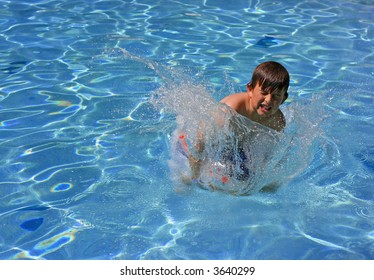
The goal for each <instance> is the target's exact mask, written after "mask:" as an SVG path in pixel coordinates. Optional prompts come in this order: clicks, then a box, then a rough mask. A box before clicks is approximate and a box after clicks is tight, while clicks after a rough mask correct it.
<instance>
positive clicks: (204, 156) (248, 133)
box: [120, 49, 324, 195]
mask: <svg viewBox="0 0 374 280" xmlns="http://www.w3.org/2000/svg"><path fill="white" fill-rule="evenodd" d="M120 50H121V52H122V54H123V55H124V56H125V57H126V58H127V59H131V60H133V61H137V62H140V63H143V64H145V65H146V66H148V67H149V68H150V69H152V70H154V71H155V73H156V74H157V75H158V76H159V77H160V78H161V79H162V82H163V83H162V85H161V86H160V87H159V88H158V89H157V90H156V91H155V92H154V93H153V94H152V96H151V100H150V101H151V103H152V104H153V105H154V106H155V107H156V108H158V109H159V110H160V111H161V110H162V111H163V112H164V113H165V112H166V113H170V114H172V115H173V116H175V122H176V126H177V128H176V130H175V131H174V132H173V133H171V136H170V146H171V149H170V160H169V166H170V172H171V176H172V178H173V181H174V183H175V184H176V185H179V186H181V185H183V184H185V183H186V181H188V178H190V177H191V172H190V167H189V163H188V159H187V154H188V153H191V154H193V155H194V156H195V157H198V158H199V159H200V160H201V161H202V168H201V175H200V177H199V178H198V185H199V186H201V187H203V188H206V189H210V190H221V191H224V192H228V193H231V194H234V195H248V194H251V193H254V192H257V191H259V190H261V189H263V188H264V187H266V189H267V190H274V189H276V188H277V187H279V186H280V185H282V184H285V183H287V182H288V181H290V180H291V179H293V178H295V176H297V175H299V174H301V173H302V172H305V171H306V170H307V168H308V166H309V164H310V162H311V160H312V157H313V154H314V151H315V148H316V147H315V145H316V144H315V142H316V139H320V140H321V139H322V138H321V135H322V133H321V130H320V123H321V122H322V120H323V116H324V113H321V112H319V113H320V114H318V116H317V117H315V118H311V117H310V116H311V111H310V110H312V111H313V110H314V111H315V109H316V108H314V107H312V108H308V106H305V105H299V106H292V108H286V110H285V114H286V116H287V118H288V121H289V124H288V127H287V128H286V130H285V131H284V132H283V133H279V132H276V131H274V130H272V129H269V128H267V127H264V126H262V125H260V124H258V123H255V122H253V121H251V120H249V119H248V118H245V117H243V116H241V115H239V114H237V113H236V112H235V111H233V110H232V109H231V108H229V107H228V106H226V105H224V104H221V103H219V102H217V101H216V100H215V99H214V98H213V92H211V91H210V90H209V86H207V84H206V83H204V82H201V81H196V80H195V79H194V78H193V77H192V76H190V75H188V74H186V73H185V72H183V71H180V70H177V69H171V68H168V67H166V66H164V65H161V64H158V63H156V62H154V61H151V60H148V59H144V58H140V57H138V56H136V55H134V54H131V53H129V52H128V51H126V50H124V49H120ZM313 115H315V114H313ZM201 137H202V139H203V142H204V151H203V152H202V153H198V152H196V149H195V147H196V146H197V145H198V141H199V140H198V139H199V138H200V139H201ZM320 144H321V143H320ZM320 144H319V145H320ZM186 178H187V180H186Z"/></svg>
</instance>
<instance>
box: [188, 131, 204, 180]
mask: <svg viewBox="0 0 374 280" xmlns="http://www.w3.org/2000/svg"><path fill="white" fill-rule="evenodd" d="M195 150H196V153H197V154H198V156H199V157H195V156H193V155H192V154H191V153H189V154H188V162H189V164H190V168H191V179H192V180H197V179H198V178H199V177H200V171H201V159H200V155H201V154H202V153H203V151H204V140H203V134H202V132H199V135H198V140H197V144H196V145H195Z"/></svg>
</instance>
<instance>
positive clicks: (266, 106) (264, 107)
mask: <svg viewBox="0 0 374 280" xmlns="http://www.w3.org/2000/svg"><path fill="white" fill-rule="evenodd" d="M260 108H261V110H262V111H264V112H266V113H267V112H269V111H270V110H271V106H268V105H266V104H261V105H260Z"/></svg>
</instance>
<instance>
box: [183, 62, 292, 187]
mask: <svg viewBox="0 0 374 280" xmlns="http://www.w3.org/2000/svg"><path fill="white" fill-rule="evenodd" d="M289 83H290V78H289V74H288V71H287V70H286V68H284V67H283V66H282V65H281V64H279V63H277V62H274V61H268V62H264V63H261V64H260V65H258V66H257V67H256V68H255V70H254V72H253V75H252V79H251V81H250V82H249V83H248V84H247V91H246V92H240V93H236V94H232V95H229V96H227V97H225V98H223V99H222V100H221V103H224V104H226V105H228V106H229V107H231V108H232V109H234V110H235V111H236V112H237V113H239V114H240V115H242V116H244V117H247V118H249V119H250V120H252V121H255V122H257V123H260V124H262V125H264V126H267V127H269V128H271V129H274V130H276V131H282V130H283V129H284V127H285V126H286V120H285V117H284V115H283V113H282V112H281V111H280V110H279V106H280V105H281V104H282V103H283V102H284V101H285V100H286V99H287V97H288V93H287V90H288V86H289ZM202 138H203V137H202V134H200V136H199V141H198V144H197V145H196V146H195V150H196V152H197V153H202V152H203V150H204V142H203V140H202ZM188 160H189V164H190V168H191V179H192V181H195V180H198V179H199V177H200V169H201V160H200V159H199V158H196V157H195V156H193V155H192V154H191V153H188ZM227 179H228V178H225V177H222V182H224V180H227ZM186 182H187V181H186Z"/></svg>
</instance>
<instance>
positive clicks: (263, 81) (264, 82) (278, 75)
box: [250, 61, 290, 103]
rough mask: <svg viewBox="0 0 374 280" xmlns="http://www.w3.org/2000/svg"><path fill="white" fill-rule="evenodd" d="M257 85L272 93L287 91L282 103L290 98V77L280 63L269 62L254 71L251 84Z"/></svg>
mask: <svg viewBox="0 0 374 280" xmlns="http://www.w3.org/2000/svg"><path fill="white" fill-rule="evenodd" d="M257 83H258V85H259V86H260V87H261V89H266V90H269V91H270V92H273V91H277V90H279V91H281V90H283V89H285V90H286V92H285V94H284V100H283V101H282V103H283V102H284V101H285V100H286V99H287V97H288V92H287V90H288V86H289V84H290V76H289V74H288V71H287V69H286V68H285V67H284V66H283V65H282V64H280V63H278V62H275V61H267V62H264V63H261V64H259V65H258V66H257V67H256V68H255V70H254V71H253V74H252V79H251V82H250V84H251V85H252V87H255V86H256V85H257Z"/></svg>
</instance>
